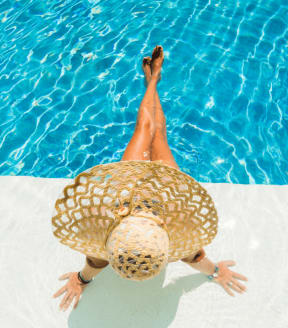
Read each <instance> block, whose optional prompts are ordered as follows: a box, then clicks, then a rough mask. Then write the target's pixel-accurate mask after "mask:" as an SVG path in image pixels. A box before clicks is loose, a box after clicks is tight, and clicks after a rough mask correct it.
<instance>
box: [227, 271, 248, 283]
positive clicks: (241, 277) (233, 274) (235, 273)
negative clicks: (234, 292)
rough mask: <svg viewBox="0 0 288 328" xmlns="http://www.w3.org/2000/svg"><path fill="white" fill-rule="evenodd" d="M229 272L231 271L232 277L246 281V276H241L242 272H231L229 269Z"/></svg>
mask: <svg viewBox="0 0 288 328" xmlns="http://www.w3.org/2000/svg"><path fill="white" fill-rule="evenodd" d="M231 272H232V276H233V277H235V278H238V279H241V280H245V281H248V279H247V277H245V276H243V275H242V274H240V273H237V272H233V271H231Z"/></svg>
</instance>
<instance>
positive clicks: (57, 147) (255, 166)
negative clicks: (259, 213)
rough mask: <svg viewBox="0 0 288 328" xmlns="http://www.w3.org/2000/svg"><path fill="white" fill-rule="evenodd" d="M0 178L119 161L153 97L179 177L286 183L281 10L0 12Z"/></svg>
mask: <svg viewBox="0 0 288 328" xmlns="http://www.w3.org/2000/svg"><path fill="white" fill-rule="evenodd" d="M0 13H1V14H0V40H1V42H0V47H1V48H0V175H29V176H38V177H49V178H59V177H63V178H73V177H75V176H76V175H77V174H79V173H80V172H82V171H84V170H85V169H87V168H89V167H91V166H94V165H97V164H99V163H108V162H111V161H117V160H120V158H121V155H122V154H123V152H124V149H125V147H126V145H127V143H128V141H129V140H130V138H131V136H132V133H133V129H134V125H135V121H136V115H137V109H138V107H139V105H140V102H141V99H142V97H143V94H144V92H145V86H144V82H143V78H144V74H143V72H142V68H141V63H142V58H143V57H144V56H148V55H151V51H152V49H153V48H154V46H155V45H157V44H161V45H162V46H163V48H164V54H165V61H164V66H163V71H162V79H161V81H160V83H159V85H158V92H159V96H160V99H161V102H162V106H163V109H164V111H165V114H166V119H167V131H168V141H169V144H170V147H171V149H172V152H173V154H174V156H175V158H176V161H177V162H178V164H179V166H180V167H181V169H182V170H183V171H184V172H186V173H188V174H190V175H191V176H193V177H194V178H195V179H197V180H198V181H201V182H230V183H245V184H246V183H250V184H254V183H257V184H287V183H288V161H287V160H288V146H287V144H288V143H287V140H288V92H287V90H288V89H287V88H288V64H287V59H288V2H287V1H286V0H278V1H277V0H272V1H267V0H262V1H260V0H258V1H256V0H248V1H240V0H238V1H237V0H215V1H212V0H209V1H208V0H198V1H197V0H193V1H192V0H191V1H188V0H178V1H167V0H161V1H159V0H158V1H146V0H145V1H144V0H142V1H139V0H137V1H136V0H135V1H127V0H126V1H118V0H117V1H116V0H113V1H112V0H109V1H108V0H106V1H92V0H90V1H88V0H81V1H75V0H70V1H59V0H53V1H49V0H46V1H41V0H32V1H24V0H21V1H16V0H10V1H3V0H0Z"/></svg>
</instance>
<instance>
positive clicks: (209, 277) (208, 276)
mask: <svg viewBox="0 0 288 328" xmlns="http://www.w3.org/2000/svg"><path fill="white" fill-rule="evenodd" d="M218 272H219V267H218V265H217V264H215V266H214V271H213V273H212V274H210V275H207V278H208V279H209V280H214V279H215V278H218Z"/></svg>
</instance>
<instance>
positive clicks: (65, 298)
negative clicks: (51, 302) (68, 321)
mask: <svg viewBox="0 0 288 328" xmlns="http://www.w3.org/2000/svg"><path fill="white" fill-rule="evenodd" d="M70 295H71V292H68V293H66V295H65V296H64V297H63V299H62V302H61V304H60V309H64V305H65V304H66V302H67V300H68V298H69V296H70Z"/></svg>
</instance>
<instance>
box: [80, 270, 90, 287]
mask: <svg viewBox="0 0 288 328" xmlns="http://www.w3.org/2000/svg"><path fill="white" fill-rule="evenodd" d="M78 280H79V281H80V282H82V284H85V285H86V284H89V282H91V281H92V280H93V279H91V280H85V279H84V278H83V277H81V273H80V271H79V272H78Z"/></svg>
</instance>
